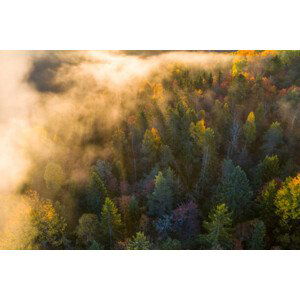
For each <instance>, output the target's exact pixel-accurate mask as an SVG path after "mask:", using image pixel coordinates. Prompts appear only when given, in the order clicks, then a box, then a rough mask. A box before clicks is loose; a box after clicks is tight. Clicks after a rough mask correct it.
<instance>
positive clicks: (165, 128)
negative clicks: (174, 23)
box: [0, 50, 300, 250]
mask: <svg viewBox="0 0 300 300" xmlns="http://www.w3.org/2000/svg"><path fill="white" fill-rule="evenodd" d="M46 54H47V55H44V54H41V55H36V56H34V57H32V58H30V62H29V64H26V68H25V67H24V68H25V70H24V76H23V77H22V80H21V81H22V84H23V85H26V89H27V91H28V93H29V97H28V98H30V99H31V100H30V101H31V102H30V103H28V105H27V106H26V113H25V108H23V107H22V114H21V115H22V118H23V117H24V115H25V114H26V120H25V121H24V122H25V123H24V122H23V123H22V124H25V125H22V126H20V127H22V128H20V130H19V129H18V130H16V132H17V133H16V134H14V133H10V134H9V140H10V141H11V140H12V141H15V140H18V145H17V146H15V144H13V145H14V147H13V149H14V152H13V153H17V156H18V157H20V160H18V159H16V160H13V161H12V162H10V164H9V165H8V163H7V164H6V169H5V170H7V172H8V173H9V172H12V170H13V169H14V168H17V167H20V166H21V165H22V168H21V169H22V170H21V169H20V170H21V171H19V169H17V171H16V172H15V173H13V175H12V176H11V178H12V184H11V185H10V187H9V188H8V189H7V191H6V192H5V193H4V192H1V191H0V196H1V197H0V201H1V204H0V209H1V212H0V248H1V249H33V250H45V249H47V250H65V249H66V250H77V249H86V250H187V249H190V250H280V249H300V155H299V153H300V51H275V50H239V51H225V52H223V51H219V52H211V51H206V52H205V51H199V52H198V51H193V52H189V51H166V52H161V51H160V52H155V51H145V52H143V51H134V52H130V51H123V52H121V51H120V52H114V51H112V52H101V51H99V53H91V54H90V53H88V54H87V53H85V52H80V51H78V52H76V51H75V52H72V51H71V52H67V53H65V52H64V51H61V52H59V51H52V52H50V51H49V52H48V53H47V52H46ZM24 99H25V98H24ZM28 101H29V100H28ZM18 128H19V127H18ZM10 153H12V150H11V149H10ZM20 153H22V154H20ZM6 161H7V160H6ZM18 165H19V166H18ZM16 174H17V175H16ZM16 179H18V180H16ZM2 190H3V189H2Z"/></svg>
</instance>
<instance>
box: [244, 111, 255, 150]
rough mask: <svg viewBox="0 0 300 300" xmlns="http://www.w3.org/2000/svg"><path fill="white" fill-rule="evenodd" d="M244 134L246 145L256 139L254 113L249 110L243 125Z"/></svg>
mask: <svg viewBox="0 0 300 300" xmlns="http://www.w3.org/2000/svg"><path fill="white" fill-rule="evenodd" d="M244 136H245V140H246V144H247V145H249V146H250V145H251V144H252V143H253V142H254V141H255V139H256V124H255V115H254V113H253V111H251V112H250V113H249V115H248V117H247V121H246V123H245V125H244Z"/></svg>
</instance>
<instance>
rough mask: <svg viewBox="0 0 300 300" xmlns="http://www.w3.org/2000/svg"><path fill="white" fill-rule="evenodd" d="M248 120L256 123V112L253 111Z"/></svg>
mask: <svg viewBox="0 0 300 300" xmlns="http://www.w3.org/2000/svg"><path fill="white" fill-rule="evenodd" d="M247 122H249V123H254V122H255V115H254V112H253V111H251V112H250V113H249V115H248V117H247Z"/></svg>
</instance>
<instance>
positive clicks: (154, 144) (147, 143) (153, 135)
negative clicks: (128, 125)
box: [142, 128, 162, 164]
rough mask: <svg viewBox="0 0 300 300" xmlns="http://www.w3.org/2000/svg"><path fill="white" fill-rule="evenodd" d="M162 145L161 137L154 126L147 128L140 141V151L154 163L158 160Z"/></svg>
mask: <svg viewBox="0 0 300 300" xmlns="http://www.w3.org/2000/svg"><path fill="white" fill-rule="evenodd" d="M161 147H162V141H161V137H160V135H159V133H158V131H157V129H156V128H151V129H147V130H146V131H145V134H144V138H143V142H142V153H143V154H144V155H145V157H146V159H147V160H148V161H149V162H150V163H152V164H154V163H155V162H157V161H158V158H159V155H160V152H161Z"/></svg>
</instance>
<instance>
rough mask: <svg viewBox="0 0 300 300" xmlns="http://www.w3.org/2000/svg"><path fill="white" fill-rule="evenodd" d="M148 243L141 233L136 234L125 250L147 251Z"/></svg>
mask: <svg viewBox="0 0 300 300" xmlns="http://www.w3.org/2000/svg"><path fill="white" fill-rule="evenodd" d="M149 249H150V242H149V241H148V239H147V237H146V236H145V235H144V233H143V232H137V233H136V235H135V236H134V237H133V238H132V239H131V240H130V241H129V243H128V246H127V250H149Z"/></svg>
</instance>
